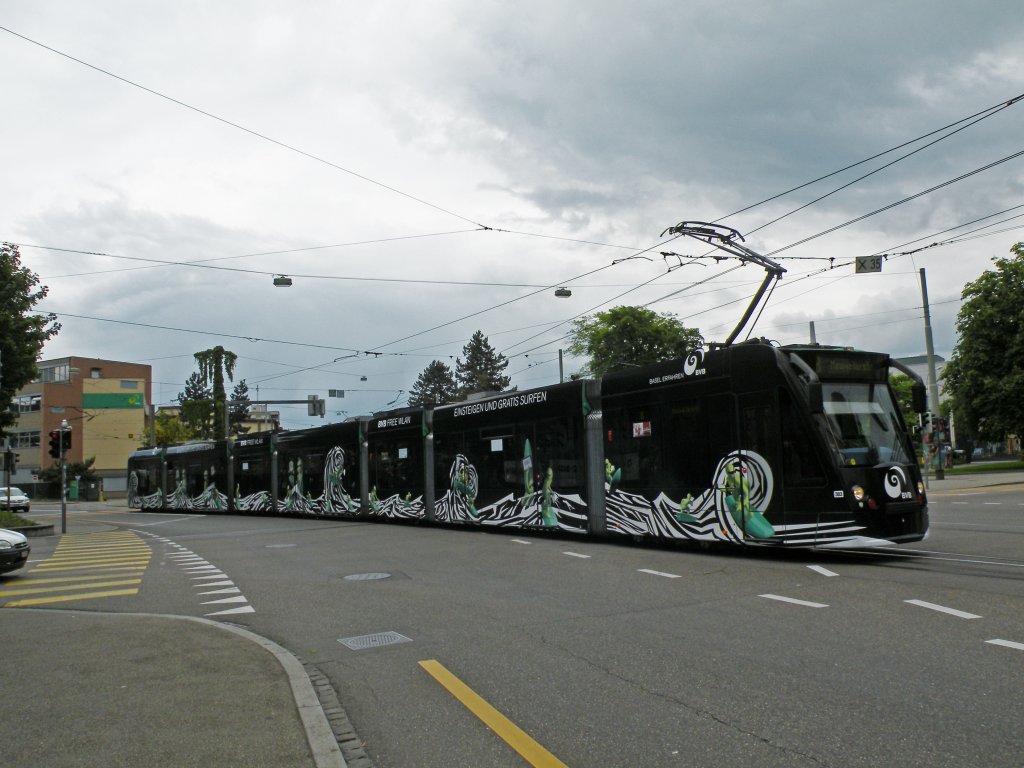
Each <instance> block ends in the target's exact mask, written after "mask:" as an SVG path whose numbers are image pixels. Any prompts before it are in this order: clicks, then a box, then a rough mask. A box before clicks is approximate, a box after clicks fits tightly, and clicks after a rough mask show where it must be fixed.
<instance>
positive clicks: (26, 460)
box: [8, 357, 153, 495]
mask: <svg viewBox="0 0 1024 768" xmlns="http://www.w3.org/2000/svg"><path fill="white" fill-rule="evenodd" d="M37 367H38V369H39V375H38V376H37V377H36V379H35V380H33V381H32V382H31V383H29V384H27V385H26V386H24V387H22V388H21V389H20V390H18V393H17V395H16V396H15V397H14V400H13V402H12V403H11V410H12V411H14V412H15V413H16V415H17V417H18V418H17V421H16V422H15V424H14V425H13V426H12V427H11V428H10V429H9V430H8V436H9V439H10V443H11V449H12V450H13V451H14V453H16V454H17V455H18V467H17V470H16V472H15V473H14V475H12V477H11V483H12V484H13V485H19V486H29V487H31V486H32V483H33V478H34V477H38V475H39V472H40V471H41V470H42V469H45V468H47V467H50V466H52V465H53V464H54V459H52V458H51V457H50V455H49V439H50V438H49V433H50V432H51V431H54V430H59V429H60V428H61V424H62V422H64V421H66V422H67V426H68V427H70V430H71V448H70V450H69V451H68V453H67V456H66V460H67V461H68V462H82V461H84V460H85V459H89V458H93V457H95V459H96V462H95V464H94V465H93V469H94V470H95V472H96V474H97V475H98V476H99V477H100V478H101V479H102V481H103V489H104V491H105V492H106V493H107V494H110V493H113V494H115V495H117V494H118V493H119V492H124V491H125V489H126V482H127V481H126V474H127V472H126V467H127V465H128V455H129V454H130V453H132V451H134V450H136V449H137V448H138V447H139V446H140V445H141V443H142V438H143V432H144V430H145V426H146V416H145V414H146V413H147V411H148V410H149V406H148V404H149V403H150V402H152V388H153V384H152V382H153V369H152V366H149V365H141V364H138V363H124V362H117V361H114V360H99V359H95V358H88V357H65V358H60V359H57V360H43V361H41V362H39V363H38V364H37Z"/></svg>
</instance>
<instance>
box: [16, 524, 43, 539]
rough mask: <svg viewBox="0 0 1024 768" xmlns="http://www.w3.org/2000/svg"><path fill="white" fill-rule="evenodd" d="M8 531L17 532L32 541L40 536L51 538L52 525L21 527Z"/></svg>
mask: <svg viewBox="0 0 1024 768" xmlns="http://www.w3.org/2000/svg"><path fill="white" fill-rule="evenodd" d="M7 530H8V531H17V532H18V533H20V534H21V535H22V536H25V537H26V538H29V539H34V538H36V537H40V536H53V526H52V525H23V526H20V527H18V528H8V529H7Z"/></svg>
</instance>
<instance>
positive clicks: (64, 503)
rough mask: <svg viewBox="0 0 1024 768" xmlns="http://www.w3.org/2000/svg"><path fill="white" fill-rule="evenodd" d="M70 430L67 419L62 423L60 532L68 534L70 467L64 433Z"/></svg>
mask: <svg viewBox="0 0 1024 768" xmlns="http://www.w3.org/2000/svg"><path fill="white" fill-rule="evenodd" d="M69 429H70V427H69V426H68V420H67V419H61V422H60V532H61V533H67V532H68V465H67V462H66V461H65V452H64V442H65V441H64V433H65V432H67V431H68V430H69Z"/></svg>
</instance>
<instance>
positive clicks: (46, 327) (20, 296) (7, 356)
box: [0, 243, 60, 435]
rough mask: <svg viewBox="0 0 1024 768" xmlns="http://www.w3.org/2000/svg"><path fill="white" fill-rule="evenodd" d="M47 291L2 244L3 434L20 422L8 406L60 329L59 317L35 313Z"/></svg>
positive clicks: (14, 249) (8, 246) (0, 431)
mask: <svg viewBox="0 0 1024 768" xmlns="http://www.w3.org/2000/svg"><path fill="white" fill-rule="evenodd" d="M47 290H48V289H47V287H46V286H45V285H44V286H40V285H39V276H38V275H37V274H35V273H34V272H32V270H30V269H29V268H28V267H23V266H21V254H20V253H19V252H18V246H16V245H12V244H11V243H0V404H3V406H2V408H0V435H3V434H4V430H5V429H6V428H7V427H9V426H11V425H12V424H14V422H15V421H16V420H17V415H16V414H14V413H12V412H11V410H10V409H9V408H8V407H7V404H8V403H10V402H11V400H12V399H13V398H14V394H15V393H16V392H17V391H18V390H19V389H21V387H23V386H25V385H26V384H28V383H29V382H30V381H32V379H34V378H35V377H36V374H37V369H36V361H37V360H38V359H39V355H40V353H41V352H42V351H43V344H45V343H46V342H47V341H48V340H49V339H51V338H52V337H53V336H55V335H56V334H57V331H59V330H60V323H58V322H56V320H57V316H56V315H53V314H35V313H34V312H33V311H32V308H33V307H34V306H35V305H36V304H37V303H38V302H39V301H40V300H42V299H43V298H45V297H46V293H47Z"/></svg>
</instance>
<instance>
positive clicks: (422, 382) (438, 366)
mask: <svg viewBox="0 0 1024 768" xmlns="http://www.w3.org/2000/svg"><path fill="white" fill-rule="evenodd" d="M457 394H458V386H457V385H456V383H455V375H454V374H453V373H452V369H451V368H449V367H448V366H447V365H445V364H444V363H442V362H441V361H440V360H435V361H434V362H432V363H431V364H430V365H428V366H427V367H426V368H424V369H423V373H421V374H420V375H419V378H418V379H416V383H415V384H413V385H412V389H410V390H409V405H444V404H446V403H451V402H453V401H454V400H455V398H456V396H457Z"/></svg>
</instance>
